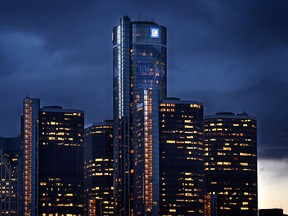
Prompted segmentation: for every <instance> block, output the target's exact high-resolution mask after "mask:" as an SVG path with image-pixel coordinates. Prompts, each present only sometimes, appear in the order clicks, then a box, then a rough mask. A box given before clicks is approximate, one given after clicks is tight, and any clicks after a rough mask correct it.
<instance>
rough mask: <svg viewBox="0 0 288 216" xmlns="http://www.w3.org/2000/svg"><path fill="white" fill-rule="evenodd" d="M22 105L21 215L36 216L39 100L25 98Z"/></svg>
mask: <svg viewBox="0 0 288 216" xmlns="http://www.w3.org/2000/svg"><path fill="white" fill-rule="evenodd" d="M23 105H24V107H23V117H22V142H23V213H24V215H27V216H36V215H37V211H38V200H37V197H38V187H37V185H38V122H39V109H40V100H39V99H36V98H29V97H26V98H25V99H24V103H23Z"/></svg>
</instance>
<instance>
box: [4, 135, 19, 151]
mask: <svg viewBox="0 0 288 216" xmlns="http://www.w3.org/2000/svg"><path fill="white" fill-rule="evenodd" d="M20 150H21V137H12V138H5V137H0V154H1V153H2V152H3V153H8V154H14V153H16V154H17V153H19V152H20Z"/></svg>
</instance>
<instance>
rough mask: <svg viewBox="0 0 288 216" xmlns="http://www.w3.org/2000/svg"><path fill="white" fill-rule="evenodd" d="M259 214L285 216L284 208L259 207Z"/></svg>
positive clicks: (260, 215) (261, 215)
mask: <svg viewBox="0 0 288 216" xmlns="http://www.w3.org/2000/svg"><path fill="white" fill-rule="evenodd" d="M259 216H284V214H283V209H278V208H273V209H259Z"/></svg>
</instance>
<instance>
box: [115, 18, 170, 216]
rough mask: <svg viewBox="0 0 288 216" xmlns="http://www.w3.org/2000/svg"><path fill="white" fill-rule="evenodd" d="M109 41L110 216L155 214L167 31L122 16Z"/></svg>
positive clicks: (153, 23) (157, 202)
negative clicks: (112, 215)
mask: <svg viewBox="0 0 288 216" xmlns="http://www.w3.org/2000/svg"><path fill="white" fill-rule="evenodd" d="M112 40H113V101H114V103H113V104H114V105H113V118H114V135H115V136H114V152H115V154H114V168H115V170H114V186H115V190H114V197H115V215H150V214H152V215H156V214H158V212H159V202H160V198H159V175H160V173H159V122H158V121H159V100H160V99H161V98H165V97H166V91H167V90H166V49H167V48H166V28H165V27H164V26H161V25H159V24H157V23H155V22H148V21H133V22H132V21H131V20H130V18H129V17H128V16H124V17H122V18H121V20H120V25H118V26H116V27H114V29H113V39H112Z"/></svg>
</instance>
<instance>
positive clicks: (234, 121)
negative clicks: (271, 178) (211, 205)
mask: <svg viewBox="0 0 288 216" xmlns="http://www.w3.org/2000/svg"><path fill="white" fill-rule="evenodd" d="M204 128H205V132H204V133H205V141H204V143H205V177H206V192H207V193H208V194H211V195H215V196H216V199H217V215H218V216H228V215H229V216H231V215H235V216H238V215H239V216H240V215H241V216H245V215H247V216H248V215H249V216H257V207H258V202H257V122H256V119H255V118H254V117H252V116H249V115H247V114H246V113H243V114H237V115H235V114H234V113H230V112H221V113H216V115H211V116H206V117H205V126H204Z"/></svg>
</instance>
